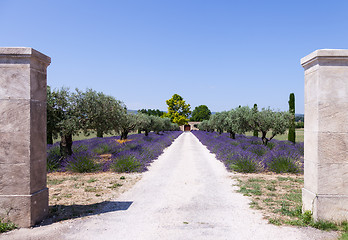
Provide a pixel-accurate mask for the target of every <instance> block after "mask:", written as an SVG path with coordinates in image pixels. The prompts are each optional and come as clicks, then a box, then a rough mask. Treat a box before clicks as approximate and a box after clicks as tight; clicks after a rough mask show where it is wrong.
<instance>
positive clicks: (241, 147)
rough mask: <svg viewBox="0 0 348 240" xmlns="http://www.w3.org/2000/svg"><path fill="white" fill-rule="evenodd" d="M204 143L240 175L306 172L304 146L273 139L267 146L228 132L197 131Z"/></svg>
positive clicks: (256, 140) (195, 133) (258, 140)
mask: <svg viewBox="0 0 348 240" xmlns="http://www.w3.org/2000/svg"><path fill="white" fill-rule="evenodd" d="M193 134H194V135H195V136H196V137H197V138H198V139H199V140H200V141H201V143H202V144H204V145H205V146H207V148H208V149H209V150H210V151H211V152H212V153H215V155H216V157H217V159H219V160H220V161H222V162H223V163H224V164H225V166H226V167H227V168H228V169H231V170H234V171H238V172H261V171H272V172H276V173H283V172H290V173H299V172H302V171H303V149H304V147H303V143H296V144H293V143H291V142H288V141H278V140H275V139H273V140H272V142H269V143H268V144H267V146H264V145H263V144H262V140H261V138H258V137H246V136H244V135H236V138H235V139H231V138H230V137H229V134H228V133H222V134H218V133H216V132H205V131H193Z"/></svg>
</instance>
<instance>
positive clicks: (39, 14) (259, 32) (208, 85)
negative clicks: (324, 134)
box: [0, 0, 348, 113]
mask: <svg viewBox="0 0 348 240" xmlns="http://www.w3.org/2000/svg"><path fill="white" fill-rule="evenodd" d="M347 12H348V1H345V0H342V1H335V0H333V1H318V0H313V1H312V0H308V1H303V0H302V1H296V0H293V1H279V0H277V1H267V0H265V1H237V0H235V1H232V0H226V1H224V0H210V1H207V0H175V1H174V0H171V1H169V0H157V1H154V0H122V1H121V0H115V1H86V0H85V1H77V0H76V1H65V0H62V1H53V0H52V1H50V0H31V1H27V0H25V1H17V0H0V46H2V47H19V46H24V47H32V48H35V49H36V50H38V51H40V52H42V53H44V54H46V55H48V56H50V57H51V58H52V63H51V65H50V66H49V68H48V80H47V81H48V84H49V85H50V86H52V87H53V88H60V87H62V86H65V87H70V88H71V89H74V88H79V89H86V88H92V89H94V90H97V91H102V92H104V93H106V94H108V95H112V96H114V97H115V98H116V99H119V100H121V101H123V102H124V103H125V104H126V105H127V106H128V108H129V109H134V110H137V109H141V108H156V109H157V108H158V109H161V110H166V108H167V105H166V103H165V100H167V99H169V98H171V96H172V95H173V94H174V93H177V94H179V95H181V96H182V97H183V98H184V99H185V100H186V102H187V103H189V104H191V108H192V110H193V108H194V107H195V106H198V105H201V104H205V105H207V106H208V107H209V108H210V109H211V110H212V111H223V110H229V109H231V108H235V107H238V106H239V105H249V106H253V104H254V103H257V104H258V106H259V107H260V108H261V107H268V106H269V107H271V108H273V109H275V110H287V109H288V98H289V94H290V93H291V92H294V93H295V97H296V113H303V112H304V106H303V105H304V103H303V99H304V76H303V68H302V67H301V65H300V59H301V58H302V57H304V56H306V55H307V54H309V53H311V52H312V51H314V50H316V49H321V48H347V45H348V20H347Z"/></svg>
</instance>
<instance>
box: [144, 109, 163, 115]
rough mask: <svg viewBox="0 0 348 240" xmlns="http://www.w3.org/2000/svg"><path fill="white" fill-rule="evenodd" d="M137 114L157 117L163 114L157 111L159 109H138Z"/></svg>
mask: <svg viewBox="0 0 348 240" xmlns="http://www.w3.org/2000/svg"><path fill="white" fill-rule="evenodd" d="M138 113H144V114H146V115H149V116H157V117H161V116H162V115H163V114H164V112H163V111H161V110H159V109H147V110H146V109H140V110H138Z"/></svg>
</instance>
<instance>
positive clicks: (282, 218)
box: [236, 174, 348, 240]
mask: <svg viewBox="0 0 348 240" xmlns="http://www.w3.org/2000/svg"><path fill="white" fill-rule="evenodd" d="M236 179H237V181H238V186H239V188H240V190H239V192H241V193H243V194H244V195H246V196H250V197H251V203H250V207H251V208H254V209H260V210H262V211H264V212H265V213H266V218H268V221H269V223H271V224H274V225H283V224H285V225H293V226H302V227H305V226H310V227H314V228H317V229H320V230H324V231H340V233H341V234H342V236H341V237H340V238H339V240H348V222H343V223H340V224H336V223H334V222H330V221H323V220H319V221H314V220H313V218H312V213H311V212H310V211H306V212H304V213H302V191H301V188H302V187H303V176H302V175H295V174H292V175H290V176H289V175H281V174H277V175H269V176H267V175H263V176H260V177H258V176H257V174H250V175H248V174H243V175H239V176H238V177H236Z"/></svg>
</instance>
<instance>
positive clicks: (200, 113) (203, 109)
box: [190, 105, 211, 122]
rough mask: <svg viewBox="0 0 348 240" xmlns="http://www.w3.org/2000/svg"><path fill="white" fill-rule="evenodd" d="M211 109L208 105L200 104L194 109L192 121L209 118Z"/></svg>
mask: <svg viewBox="0 0 348 240" xmlns="http://www.w3.org/2000/svg"><path fill="white" fill-rule="evenodd" d="M210 115H211V111H210V110H209V108H208V107H207V106H206V105H200V106H198V107H195V109H194V110H193V111H192V116H191V119H190V120H191V121H193V122H202V121H203V120H209V118H210Z"/></svg>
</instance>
